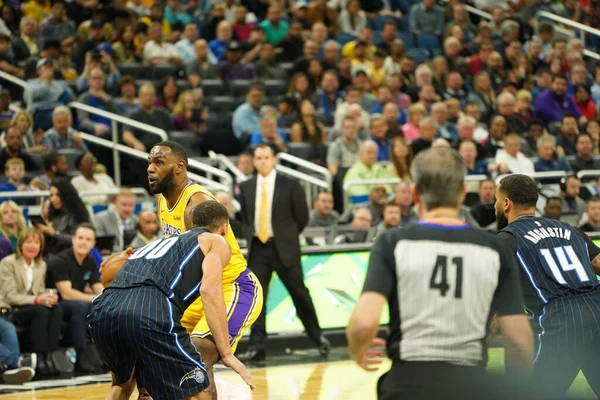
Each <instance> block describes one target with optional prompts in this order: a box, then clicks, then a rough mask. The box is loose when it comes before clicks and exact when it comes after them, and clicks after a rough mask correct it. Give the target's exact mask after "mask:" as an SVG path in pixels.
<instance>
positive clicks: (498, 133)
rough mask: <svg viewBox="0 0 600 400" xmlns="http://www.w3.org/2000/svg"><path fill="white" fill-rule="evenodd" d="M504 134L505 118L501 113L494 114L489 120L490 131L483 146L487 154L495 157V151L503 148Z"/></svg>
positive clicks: (505, 128) (505, 130)
mask: <svg viewBox="0 0 600 400" xmlns="http://www.w3.org/2000/svg"><path fill="white" fill-rule="evenodd" d="M506 134H507V127H506V119H505V118H504V117H503V116H502V115H496V116H495V117H494V118H492V120H491V121H490V132H489V136H488V138H487V140H486V141H485V146H484V147H485V149H486V152H487V154H488V156H490V157H496V152H497V151H498V150H501V149H503V148H504V138H505V137H506Z"/></svg>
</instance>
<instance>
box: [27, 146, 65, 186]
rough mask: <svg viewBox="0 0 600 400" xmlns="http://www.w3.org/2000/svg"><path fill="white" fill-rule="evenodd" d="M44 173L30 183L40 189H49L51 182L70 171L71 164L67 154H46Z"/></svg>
mask: <svg viewBox="0 0 600 400" xmlns="http://www.w3.org/2000/svg"><path fill="white" fill-rule="evenodd" d="M44 170H45V171H46V172H44V174H43V175H39V176H36V177H35V178H33V179H32V180H31V183H30V185H31V186H32V187H34V188H37V189H39V190H48V188H49V187H50V183H51V182H52V181H53V180H54V179H55V178H56V177H57V176H66V175H67V173H68V172H69V165H68V164H67V159H66V158H65V156H63V155H62V154H59V153H50V154H46V156H45V157H44Z"/></svg>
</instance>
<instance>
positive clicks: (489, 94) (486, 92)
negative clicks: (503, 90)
mask: <svg viewBox="0 0 600 400" xmlns="http://www.w3.org/2000/svg"><path fill="white" fill-rule="evenodd" d="M474 86H475V87H474V88H473V89H474V90H473V92H471V93H470V94H469V97H468V98H467V102H468V103H475V104H477V105H478V106H479V110H480V111H481V121H482V122H486V123H487V122H488V121H489V120H490V118H491V116H492V114H493V113H494V110H495V107H496V94H495V93H494V89H493V88H492V81H491V80H490V76H489V75H488V74H487V72H480V73H478V74H477V75H476V76H475V85H474Z"/></svg>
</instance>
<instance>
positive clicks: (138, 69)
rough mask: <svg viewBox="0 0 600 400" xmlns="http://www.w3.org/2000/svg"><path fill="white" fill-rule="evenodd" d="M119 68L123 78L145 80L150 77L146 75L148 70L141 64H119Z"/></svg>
mask: <svg viewBox="0 0 600 400" xmlns="http://www.w3.org/2000/svg"><path fill="white" fill-rule="evenodd" d="M118 67H119V71H120V72H121V76H123V75H131V76H132V77H133V79H144V78H147V77H148V75H147V74H146V73H147V71H148V68H147V67H145V66H144V65H142V64H140V63H127V64H119V65H118Z"/></svg>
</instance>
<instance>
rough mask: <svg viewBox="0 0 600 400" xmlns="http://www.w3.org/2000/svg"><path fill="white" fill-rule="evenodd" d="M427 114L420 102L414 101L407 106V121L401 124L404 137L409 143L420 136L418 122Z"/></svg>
mask: <svg viewBox="0 0 600 400" xmlns="http://www.w3.org/2000/svg"><path fill="white" fill-rule="evenodd" d="M426 115H427V110H426V109H425V107H424V106H423V105H422V104H419V103H415V104H412V105H411V106H410V107H409V108H408V122H407V123H406V124H404V125H402V133H403V134H404V139H406V141H407V142H409V143H411V142H413V141H414V140H416V139H418V138H420V137H421V132H420V130H419V122H420V121H421V118H423V117H425V116H426Z"/></svg>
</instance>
